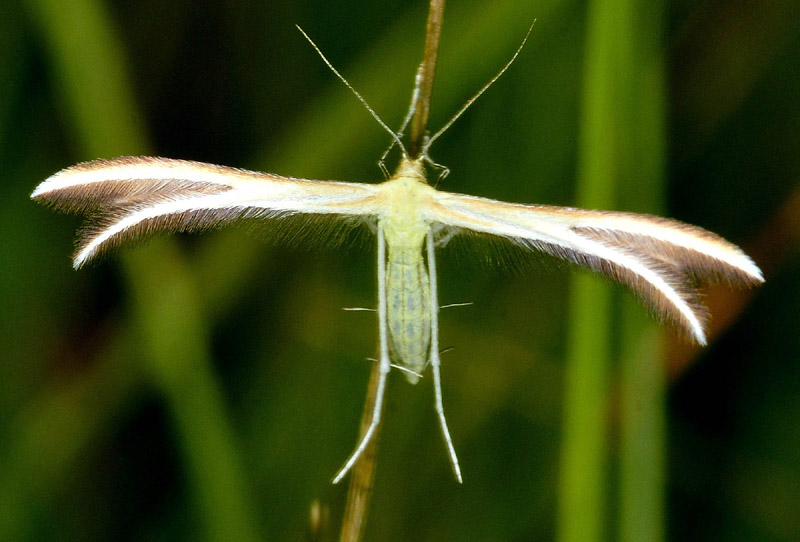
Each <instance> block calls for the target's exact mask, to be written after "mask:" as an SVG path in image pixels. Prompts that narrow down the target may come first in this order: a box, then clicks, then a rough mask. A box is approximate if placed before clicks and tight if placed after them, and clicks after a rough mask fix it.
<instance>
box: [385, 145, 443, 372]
mask: <svg viewBox="0 0 800 542" xmlns="http://www.w3.org/2000/svg"><path fill="white" fill-rule="evenodd" d="M380 192H381V195H382V197H383V198H385V206H384V209H385V211H384V213H382V214H381V216H380V217H379V221H380V224H381V226H382V227H383V230H384V233H385V239H386V249H387V258H386V259H387V262H386V284H381V285H379V287H380V288H385V289H386V302H387V321H388V328H389V342H390V345H391V350H392V354H393V357H394V358H395V359H394V361H395V364H396V365H398V366H399V367H402V368H405V369H408V370H407V371H404V374H405V376H406V378H407V379H408V381H409V382H411V383H412V384H416V383H417V381H418V380H419V374H420V373H421V372H422V371H423V370H424V369H425V366H426V365H427V362H428V350H429V347H430V340H431V289H430V280H429V277H428V269H427V266H426V265H425V260H424V258H423V256H422V251H423V243H424V241H425V237H426V235H427V233H428V231H429V230H430V228H431V225H430V223H429V222H428V221H427V220H426V219H425V216H424V209H426V208H427V206H429V205H430V203H431V201H432V198H433V188H431V187H430V186H429V185H428V184H427V182H426V181H425V174H424V170H423V167H422V163H421V161H419V160H409V159H404V160H402V161H401V163H400V166H399V167H398V169H397V172H396V173H395V175H394V176H392V178H391V179H389V180H388V181H386V182H385V183H383V184H382V185H381V186H380Z"/></svg>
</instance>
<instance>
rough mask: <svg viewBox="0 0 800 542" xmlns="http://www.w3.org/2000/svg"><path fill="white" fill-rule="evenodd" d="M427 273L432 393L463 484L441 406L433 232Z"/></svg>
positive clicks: (460, 481) (431, 233) (454, 466)
mask: <svg viewBox="0 0 800 542" xmlns="http://www.w3.org/2000/svg"><path fill="white" fill-rule="evenodd" d="M427 244H428V273H429V274H430V278H429V284H430V288H431V302H430V307H431V353H430V362H431V371H432V372H433V391H434V395H435V407H436V414H437V415H438V416H439V425H440V426H441V428H442V436H443V437H444V442H445V445H446V446H447V454H448V455H449V456H450V464H451V465H452V466H453V474H455V477H456V480H458V483H459V484H461V483H463V480H462V478H461V467H459V465H458V457H457V456H456V449H455V447H454V446H453V439H452V438H450V430H449V429H447V420H445V417H444V406H443V405H442V376H441V374H440V373H439V368H440V366H441V364H442V361H441V358H440V357H439V300H438V298H439V293H438V291H437V286H436V259H435V255H434V249H435V247H436V243H435V241H434V239H433V232H432V231H428V243H427Z"/></svg>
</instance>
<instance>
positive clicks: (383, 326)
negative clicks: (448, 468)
mask: <svg viewBox="0 0 800 542" xmlns="http://www.w3.org/2000/svg"><path fill="white" fill-rule="evenodd" d="M378 336H379V341H380V343H379V344H380V360H379V361H378V363H379V366H378V371H379V373H380V374H379V376H378V387H377V389H376V390H375V403H374V404H373V405H372V416H371V418H370V421H369V426H368V427H367V430H366V431H365V432H364V435H363V436H362V437H361V440H360V441H359V443H358V445H357V446H356V449H355V450H354V451H353V453H352V454H350V457H349V458H347V461H346V462H345V464H344V466H343V467H342V468H341V469H339V472H337V473H336V476H335V477H334V478H333V483H334V484H338V483H339V482H341V481H342V478H344V477H345V475H346V474H347V473H348V472H350V469H352V468H353V465H355V463H356V461H358V458H359V457H361V454H362V453H364V450H365V449H366V448H367V445H368V444H369V441H370V440H372V437H373V435H374V434H375V430H376V429H377V428H378V425H380V423H381V410H382V408H383V394H384V392H385V391H386V376H387V375H388V374H389V370H390V369H391V361H390V359H389V331H388V323H387V316H386V241H385V239H384V236H383V226H382V225H381V224H380V223H378Z"/></svg>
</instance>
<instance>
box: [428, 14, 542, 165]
mask: <svg viewBox="0 0 800 542" xmlns="http://www.w3.org/2000/svg"><path fill="white" fill-rule="evenodd" d="M535 24H536V19H534V20H533V22H532V23H531V26H530V28H528V32H527V33H526V34H525V38H524V39H523V40H522V43H520V44H519V47H517V50H516V51H515V52H514V55H513V56H512V57H511V59H510V60H509V61H508V62H506V65H505V66H503V69H501V70H500V71H499V72H497V75H495V76H494V77H492V78H491V79H490V80H489V82H488V83H486V84H485V85H483V87H482V88H481V89H480V90H479V91H478V92H477V93H476V94H475V95H474V96H473V97H472V98H470V99H469V100H467V101H466V102H465V103H464V105H462V106H461V109H459V110H458V111H456V114H455V115H453V116H452V118H451V119H450V120H448V121H447V122H446V123H445V125H444V126H442V127H441V128H440V129H439V131H438V132H436V133H435V134H433V135H432V136H431V137H429V138H428V140H427V141H426V142H425V145H424V146H423V147H422V153H421V156H427V155H428V149H430V148H431V144H433V142H434V141H436V139H438V137H439V136H440V135H442V134H443V133H445V132H446V131H447V129H448V128H450V126H452V125H453V123H454V122H455V121H457V120H458V119H459V117H461V115H463V114H464V111H466V110H467V109H469V106H471V105H472V104H473V103H474V102H475V100H477V99H478V98H479V97H480V95H481V94H483V93H484V92H486V91H487V90H488V89H489V87H490V86H492V85H493V84H494V82H495V81H497V80H498V79H500V76H501V75H503V74H504V73H505V72H506V70H507V69H508V68H509V67H511V64H513V63H514V61H515V60H516V59H517V57H518V56H519V54H520V52H521V51H522V48H523V47H525V44H526V43H527V42H528V37H530V35H531V32H532V31H533V26H534V25H535Z"/></svg>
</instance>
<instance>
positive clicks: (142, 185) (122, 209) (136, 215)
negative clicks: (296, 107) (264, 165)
mask: <svg viewBox="0 0 800 542" xmlns="http://www.w3.org/2000/svg"><path fill="white" fill-rule="evenodd" d="M31 197H32V198H33V199H34V200H37V201H42V202H44V203H48V204H50V205H52V206H54V207H56V208H59V209H62V210H66V211H73V212H88V213H89V214H90V216H91V220H90V225H89V227H88V228H86V229H84V231H83V232H82V235H81V238H80V239H79V241H78V248H77V251H76V253H75V259H74V265H75V267H76V268H77V267H80V266H81V265H83V264H84V263H86V262H87V261H89V260H90V259H92V258H93V257H95V256H96V255H98V254H100V253H101V252H103V251H105V250H106V249H108V248H111V247H114V246H117V245H119V244H120V243H122V242H124V241H127V240H131V239H134V238H139V237H142V236H146V235H149V234H151V233H154V232H157V231H187V230H194V229H201V228H208V227H214V226H218V225H221V224H224V223H227V222H231V221H234V220H238V219H243V218H278V217H282V216H288V215H294V214H298V213H306V214H317V215H339V216H341V217H353V216H363V215H369V214H373V213H374V200H375V186H374V185H368V184H357V183H343V182H333V181H312V180H308V179H295V178H291V177H281V176H279V175H271V174H267V173H259V172H254V171H247V170H243V169H236V168H230V167H224V166H217V165H213V164H204V163H200V162H191V161H186V160H173V159H167V158H151V157H141V156H137V157H121V158H115V159H113V160H94V161H91V162H85V163H82V164H78V165H75V166H73V167H70V168H67V169H64V170H62V171H59V172H58V173H56V174H55V175H53V176H51V177H50V178H48V179H47V180H45V181H44V182H43V183H41V184H40V185H39V186H38V187H37V188H36V190H35V191H34V192H33V194H32V195H31Z"/></svg>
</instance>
